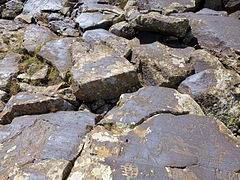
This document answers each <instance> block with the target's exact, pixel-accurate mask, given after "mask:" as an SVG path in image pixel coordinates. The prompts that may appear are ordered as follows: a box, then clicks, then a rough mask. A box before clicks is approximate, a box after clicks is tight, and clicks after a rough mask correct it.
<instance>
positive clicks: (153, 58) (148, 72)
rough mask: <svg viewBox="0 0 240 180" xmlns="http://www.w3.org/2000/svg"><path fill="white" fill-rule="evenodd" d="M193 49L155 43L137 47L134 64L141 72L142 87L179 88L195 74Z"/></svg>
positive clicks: (133, 58) (133, 57)
mask: <svg viewBox="0 0 240 180" xmlns="http://www.w3.org/2000/svg"><path fill="white" fill-rule="evenodd" d="M193 51H194V49H193V48H191V47H187V48H183V49H180V48H170V47H168V46H165V45H163V44H161V43H158V42H155V43H152V44H146V45H141V46H138V47H136V48H135V49H134V50H133V55H132V62H133V63H135V64H136V66H137V67H138V68H139V70H140V72H141V75H140V76H141V83H142V85H147V86H149V85H156V86H166V87H177V86H178V84H179V83H180V82H181V81H182V80H184V79H185V78H186V77H188V76H189V75H191V74H193V68H192V65H191V64H190V62H189V60H190V54H191V53H192V52H193Z"/></svg>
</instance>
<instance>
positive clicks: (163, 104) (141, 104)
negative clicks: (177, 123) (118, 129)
mask: <svg viewBox="0 0 240 180" xmlns="http://www.w3.org/2000/svg"><path fill="white" fill-rule="evenodd" d="M170 112H171V113H173V114H181V113H182V114H184V113H190V114H198V115H203V112H202V110H201V108H200V106H199V105H198V104H197V103H196V102H195V101H194V100H193V99H192V98H191V97H190V96H189V95H186V94H181V93H179V92H178V91H176V90H175V89H170V88H164V87H157V86H149V87H143V88H141V89H139V90H138V91H137V92H135V93H128V94H123V95H121V97H120V100H119V102H118V103H117V106H116V107H115V108H114V109H112V110H111V111H109V112H108V113H107V115H106V116H105V117H104V119H103V120H102V121H100V123H109V122H117V123H127V124H128V125H134V124H139V123H141V122H142V121H144V120H146V119H147V118H149V117H151V116H153V115H155V114H159V113H170Z"/></svg>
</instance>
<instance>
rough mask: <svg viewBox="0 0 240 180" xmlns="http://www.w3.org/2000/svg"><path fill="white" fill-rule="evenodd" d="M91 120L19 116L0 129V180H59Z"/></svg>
mask: <svg viewBox="0 0 240 180" xmlns="http://www.w3.org/2000/svg"><path fill="white" fill-rule="evenodd" d="M94 119H95V115H94V114H91V113H85V112H73V111H67V112H65V111H64V112H57V113H50V114H43V115H35V116H24V117H18V118H15V119H14V120H13V122H12V123H11V124H9V125H5V126H2V127H0V134H1V136H0V149H1V151H0V157H1V163H0V178H1V179H5V177H9V178H13V179H14V177H18V176H20V177H21V176H24V175H27V177H32V178H33V177H34V178H35V177H49V178H50V177H54V175H55V176H59V177H58V178H60V177H61V176H63V174H64V170H67V165H68V163H69V161H71V160H72V159H74V158H75V157H77V155H78V153H79V151H80V149H79V148H81V147H80V146H81V144H82V138H83V137H84V135H85V133H86V132H87V131H86V128H87V126H88V125H90V126H93V125H94V122H95V121H94ZM58 165H59V167H58ZM31 169H32V170H31ZM56 170H57V171H56ZM24 172H25V174H24ZM33 175H37V176H33ZM40 175H41V176H40ZM56 178H57V177H56ZM50 179H51V178H50ZM54 179H55V178H54Z"/></svg>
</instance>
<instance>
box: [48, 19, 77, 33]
mask: <svg viewBox="0 0 240 180" xmlns="http://www.w3.org/2000/svg"><path fill="white" fill-rule="evenodd" d="M49 24H50V29H51V30H52V31H53V32H55V33H57V34H60V35H64V36H71V37H77V36H79V32H78V30H77V29H76V23H75V22H73V21H72V20H70V19H64V20H55V21H51V22H50V23H49Z"/></svg>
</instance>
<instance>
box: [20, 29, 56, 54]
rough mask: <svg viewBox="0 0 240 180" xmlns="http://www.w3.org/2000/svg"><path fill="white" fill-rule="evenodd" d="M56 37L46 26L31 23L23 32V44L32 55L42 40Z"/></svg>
mask: <svg viewBox="0 0 240 180" xmlns="http://www.w3.org/2000/svg"><path fill="white" fill-rule="evenodd" d="M56 37H57V36H56V35H55V34H54V33H53V32H51V31H50V30H49V29H48V28H46V27H44V26H38V25H33V24H31V25H30V26H28V27H27V29H26V31H25V33H24V37H23V46H24V48H26V50H27V51H28V52H29V53H30V54H32V55H33V54H34V53H35V52H36V51H37V50H38V48H39V47H40V46H41V45H42V44H43V43H44V42H46V41H49V40H51V39H53V38H56Z"/></svg>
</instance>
